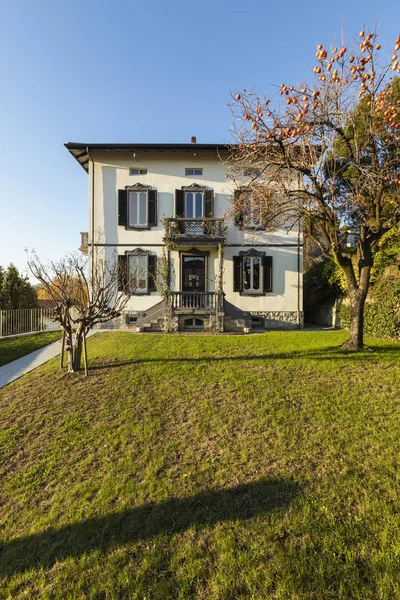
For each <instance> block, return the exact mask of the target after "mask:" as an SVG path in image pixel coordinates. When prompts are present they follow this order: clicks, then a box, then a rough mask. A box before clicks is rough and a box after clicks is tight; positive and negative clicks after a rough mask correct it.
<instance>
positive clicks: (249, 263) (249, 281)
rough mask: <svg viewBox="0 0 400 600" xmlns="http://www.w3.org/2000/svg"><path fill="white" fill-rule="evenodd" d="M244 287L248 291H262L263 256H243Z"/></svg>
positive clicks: (257, 292)
mask: <svg viewBox="0 0 400 600" xmlns="http://www.w3.org/2000/svg"><path fill="white" fill-rule="evenodd" d="M243 289H244V290H245V291H246V292H254V293H255V294H259V293H261V258H260V257H259V256H246V257H245V258H243Z"/></svg>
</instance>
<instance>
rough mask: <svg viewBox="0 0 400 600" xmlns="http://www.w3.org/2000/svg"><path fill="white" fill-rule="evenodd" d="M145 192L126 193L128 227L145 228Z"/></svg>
mask: <svg viewBox="0 0 400 600" xmlns="http://www.w3.org/2000/svg"><path fill="white" fill-rule="evenodd" d="M147 224H148V219H147V191H146V192H128V226H129V227H147Z"/></svg>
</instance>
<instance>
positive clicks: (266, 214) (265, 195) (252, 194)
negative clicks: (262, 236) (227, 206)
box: [234, 186, 279, 231]
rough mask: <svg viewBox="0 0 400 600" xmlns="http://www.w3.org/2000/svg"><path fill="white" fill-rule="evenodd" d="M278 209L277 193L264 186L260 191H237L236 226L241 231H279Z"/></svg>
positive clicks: (235, 205)
mask: <svg viewBox="0 0 400 600" xmlns="http://www.w3.org/2000/svg"><path fill="white" fill-rule="evenodd" d="M278 209H279V204H278V198H277V195H276V193H274V192H272V191H271V190H267V189H266V188H264V187H262V186H259V187H258V189H255V188H254V187H253V188H252V189H250V188H241V189H237V190H236V191H235V202H234V211H235V224H236V225H237V226H238V227H240V229H268V230H269V231H273V230H275V229H277V228H278V226H279V218H278V217H277V213H278Z"/></svg>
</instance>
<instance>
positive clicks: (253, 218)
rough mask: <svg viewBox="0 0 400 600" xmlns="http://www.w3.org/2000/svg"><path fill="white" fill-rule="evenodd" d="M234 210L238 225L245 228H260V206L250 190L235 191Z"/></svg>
mask: <svg viewBox="0 0 400 600" xmlns="http://www.w3.org/2000/svg"><path fill="white" fill-rule="evenodd" d="M235 209H236V213H237V217H238V219H239V221H240V224H241V225H242V226H243V227H246V228H251V229H254V228H260V227H262V212H263V211H262V204H261V203H260V201H259V200H258V199H257V198H255V197H254V195H253V192H252V191H251V190H237V194H236V200H235Z"/></svg>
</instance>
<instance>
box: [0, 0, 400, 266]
mask: <svg viewBox="0 0 400 600" xmlns="http://www.w3.org/2000/svg"><path fill="white" fill-rule="evenodd" d="M342 24H344V30H345V33H346V37H347V38H353V37H354V36H355V35H356V34H357V33H358V32H359V30H360V29H361V28H363V27H364V26H365V28H366V29H371V28H372V29H374V28H375V27H376V26H377V27H378V29H379V31H380V34H381V42H382V45H384V44H385V45H386V43H388V42H390V46H391V47H392V46H393V41H394V39H395V38H396V37H397V35H399V29H400V6H399V2H398V0H381V1H380V2H377V1H376V0H375V1H372V0H364V1H362V2H361V1H359V0H347V1H342V0H336V2H321V1H319V2H314V1H311V0H303V1H299V0H297V1H296V2H293V1H292V0H285V1H282V0H281V1H279V0H273V1H272V0H252V2H248V1H247V2H246V1H244V0H242V1H239V0H229V1H228V0H202V1H201V2H191V1H190V0H169V1H168V0H142V1H138V0H112V1H111V0H0V66H1V76H0V77H1V79H0V111H1V112H0V119H1V121H0V204H1V211H0V264H1V265H2V266H7V265H8V264H9V263H10V262H14V264H15V265H16V266H17V267H18V268H19V269H21V270H25V268H26V257H25V253H24V248H25V247H27V248H28V249H32V248H34V249H35V250H36V251H37V253H38V254H39V256H40V258H42V260H44V261H48V260H51V259H57V258H60V257H62V256H64V255H65V254H66V253H67V252H69V251H73V250H74V249H76V248H77V247H78V246H79V243H80V236H79V231H86V230H87V229H88V216H87V175H86V173H85V171H84V170H83V169H82V168H81V167H80V166H79V165H78V163H77V162H76V161H75V160H74V159H73V158H72V157H71V156H70V155H69V153H68V151H67V150H66V149H65V148H64V146H63V144H64V142H67V141H75V142H89V143H92V142H132V143H134V142H189V141H190V137H191V136H192V135H196V136H197V141H198V142H199V143H201V142H203V143H207V142H209V143H213V142H226V141H228V140H229V135H230V134H229V128H230V125H231V122H232V117H231V113H230V109H229V107H228V103H229V100H230V92H233V91H237V90H239V89H243V88H250V87H251V86H252V85H253V84H254V85H255V86H256V88H257V89H258V90H260V91H261V92H266V93H267V94H268V95H271V94H275V93H276V88H275V87H273V86H274V84H275V85H278V86H279V84H280V83H281V82H282V81H285V83H289V84H290V83H296V82H298V81H299V80H301V79H304V78H307V77H308V76H309V75H311V70H312V67H313V66H314V65H315V58H314V57H315V45H316V44H317V43H319V42H322V43H324V44H328V43H329V42H331V41H333V42H337V43H338V44H339V43H340V40H341V27H342Z"/></svg>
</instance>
